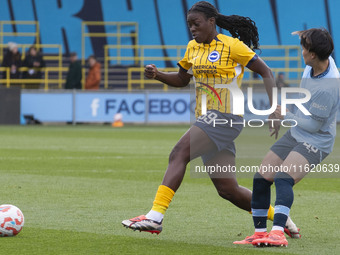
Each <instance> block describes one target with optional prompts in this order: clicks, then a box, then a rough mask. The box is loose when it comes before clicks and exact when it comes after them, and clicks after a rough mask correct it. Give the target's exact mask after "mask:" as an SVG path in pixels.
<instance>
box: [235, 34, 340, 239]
mask: <svg viewBox="0 0 340 255" xmlns="http://www.w3.org/2000/svg"><path fill="white" fill-rule="evenodd" d="M295 34H298V35H299V36H300V41H301V46H302V55H303V59H304V61H305V64H306V68H305V70H304V73H303V76H302V81H301V84H300V87H301V88H304V89H307V90H308V91H309V92H310V94H311V98H310V100H309V101H308V102H307V103H305V104H304V107H305V108H306V109H307V110H308V111H309V113H310V115H305V114H304V113H303V112H302V111H301V110H298V111H297V112H296V114H292V113H290V112H288V113H287V114H286V115H285V116H283V115H281V114H282V113H281V107H280V106H278V108H277V109H276V111H275V114H276V116H277V117H278V118H280V119H283V118H284V119H286V120H291V121H292V123H293V122H294V124H296V123H297V125H296V126H295V127H292V128H290V129H289V130H288V131H287V132H286V133H285V134H284V136H283V137H282V138H281V139H279V140H278V141H277V142H276V143H275V144H274V145H273V146H272V147H271V149H270V151H269V152H268V154H267V155H266V156H265V158H264V159H263V161H262V165H261V166H264V167H262V168H260V171H259V172H258V173H256V174H255V176H254V181H253V193H252V202H251V207H252V212H253V221H254V226H255V233H254V235H252V236H249V237H246V238H245V239H244V240H242V241H236V242H234V243H235V244H253V245H254V246H287V245H288V242H287V240H286V238H285V236H284V227H285V223H286V220H287V217H288V216H289V211H290V208H291V206H292V204H293V200H294V193H293V186H294V185H295V184H296V183H298V182H299V181H300V180H301V179H302V178H303V177H304V176H305V175H306V174H307V173H308V172H309V171H310V169H312V168H313V167H314V166H316V165H317V164H319V163H320V162H321V161H322V160H323V159H324V158H325V157H327V156H328V155H329V153H330V152H331V151H332V149H333V145H334V140H335V135H336V116H337V109H338V107H339V101H340V83H339V77H340V76H339V72H338V69H337V67H336V65H335V62H334V60H333V58H332V57H331V56H330V55H331V54H332V52H333V49H334V45H333V40H332V38H331V36H330V34H329V33H328V31H327V30H325V29H315V28H313V29H308V30H304V31H298V32H295ZM266 166H267V169H268V166H281V168H280V169H281V171H280V172H273V171H271V172H268V171H264V168H265V167H266ZM292 166H293V167H292ZM283 169H284V170H285V171H283ZM273 182H275V187H276V202H275V211H274V222H273V228H272V230H271V231H270V232H269V233H268V234H267V225H266V222H267V211H268V208H269V204H270V186H271V185H272V184H273Z"/></svg>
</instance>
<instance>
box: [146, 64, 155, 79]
mask: <svg viewBox="0 0 340 255" xmlns="http://www.w3.org/2000/svg"><path fill="white" fill-rule="evenodd" d="M157 72H158V70H157V67H156V66H155V65H154V64H151V65H147V66H146V67H145V69H144V75H145V77H146V78H149V79H155V78H156V76H157Z"/></svg>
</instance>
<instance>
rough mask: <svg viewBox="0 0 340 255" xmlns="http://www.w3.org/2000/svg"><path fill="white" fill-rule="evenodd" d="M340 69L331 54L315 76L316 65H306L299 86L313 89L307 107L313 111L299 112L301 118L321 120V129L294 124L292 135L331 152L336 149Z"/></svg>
mask: <svg viewBox="0 0 340 255" xmlns="http://www.w3.org/2000/svg"><path fill="white" fill-rule="evenodd" d="M339 77H340V75H339V72H338V69H337V67H336V65H335V62H334V60H333V58H332V57H329V65H328V68H327V70H326V71H325V72H323V73H322V74H320V75H318V76H315V77H313V69H312V67H311V66H308V65H307V66H306V68H305V70H304V73H303V76H302V80H301V83H300V87H301V88H304V89H307V90H308V91H309V92H310V93H311V99H310V100H309V101H308V102H307V103H305V104H304V107H305V108H306V109H307V110H308V111H309V112H310V113H311V114H312V115H311V116H306V115H304V113H302V112H301V111H300V110H298V111H297V112H296V116H297V117H299V118H304V119H307V118H310V117H311V118H313V119H315V120H318V121H322V123H323V124H322V126H321V128H320V130H319V131H318V132H316V133H310V132H308V131H306V130H304V129H302V128H301V127H299V126H296V127H292V128H291V134H292V136H293V137H294V138H295V139H296V140H297V141H298V142H306V143H308V144H311V145H312V146H314V147H316V148H318V149H319V150H321V151H324V152H326V153H330V152H331V151H332V149H333V145H334V140H335V135H336V116H337V110H338V108H339V102H340V80H339Z"/></svg>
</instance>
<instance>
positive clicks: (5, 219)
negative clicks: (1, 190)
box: [0, 205, 24, 236]
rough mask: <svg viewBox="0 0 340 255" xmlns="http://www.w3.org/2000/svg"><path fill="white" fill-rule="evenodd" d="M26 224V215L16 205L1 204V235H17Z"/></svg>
mask: <svg viewBox="0 0 340 255" xmlns="http://www.w3.org/2000/svg"><path fill="white" fill-rule="evenodd" d="M23 226H24V215H23V214H22V212H21V211H20V209H19V208H18V207H16V206H14V205H0V236H15V235H17V234H19V232H20V231H21V229H22V227H23Z"/></svg>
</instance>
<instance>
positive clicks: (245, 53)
mask: <svg viewBox="0 0 340 255" xmlns="http://www.w3.org/2000/svg"><path fill="white" fill-rule="evenodd" d="M230 57H231V59H233V60H235V61H236V62H237V63H239V64H240V65H242V66H247V65H248V63H249V64H250V62H251V60H256V59H257V55H256V53H255V52H254V51H252V50H251V49H250V48H249V47H248V46H247V45H245V44H244V43H243V42H242V41H240V40H239V39H237V38H235V39H234V44H232V45H231V46H230Z"/></svg>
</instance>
